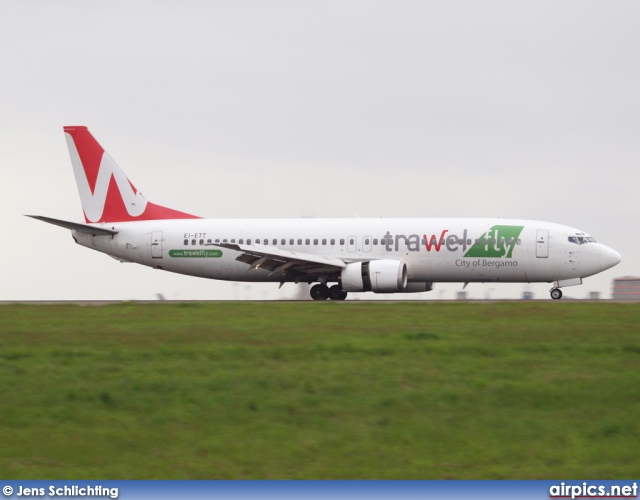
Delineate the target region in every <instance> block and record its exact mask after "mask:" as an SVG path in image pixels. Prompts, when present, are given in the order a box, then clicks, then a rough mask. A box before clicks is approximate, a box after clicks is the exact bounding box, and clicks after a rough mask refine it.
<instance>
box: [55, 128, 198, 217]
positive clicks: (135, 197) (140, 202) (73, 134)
mask: <svg viewBox="0 0 640 500" xmlns="http://www.w3.org/2000/svg"><path fill="white" fill-rule="evenodd" d="M64 133H65V137H66V139H67V146H68V147H69V154H70V155H71V163H72V164H73V173H74V174H75V177H76V183H77V185H78V191H79V192H80V200H81V201H82V209H83V210H84V216H85V219H86V221H87V222H130V221H136V220H158V219H199V217H197V216H195V215H189V214H186V213H184V212H178V211H177V210H173V209H171V208H166V207H161V206H160V205H154V204H153V203H151V202H149V201H147V199H146V198H145V197H144V196H143V195H142V193H141V192H140V191H138V190H137V189H136V188H135V187H134V185H133V184H132V183H131V182H130V181H129V179H127V176H126V175H125V174H124V172H123V171H122V170H120V167H118V165H116V163H115V162H114V161H113V159H112V158H111V157H110V156H109V154H108V153H107V152H106V151H105V150H104V149H102V147H101V146H100V144H98V141H96V140H95V139H94V137H93V136H92V135H91V133H90V132H89V130H88V129H87V127H84V126H77V127H73V126H71V127H64Z"/></svg>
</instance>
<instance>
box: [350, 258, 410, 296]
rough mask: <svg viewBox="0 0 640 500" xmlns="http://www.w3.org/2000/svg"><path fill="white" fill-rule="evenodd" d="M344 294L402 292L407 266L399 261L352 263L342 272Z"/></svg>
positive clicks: (405, 280)
mask: <svg viewBox="0 0 640 500" xmlns="http://www.w3.org/2000/svg"><path fill="white" fill-rule="evenodd" d="M340 284H341V286H342V289H343V290H344V291H345V292H369V291H372V292H376V293H394V292H402V291H404V290H405V289H406V288H407V265H406V264H405V263H404V262H402V261H400V260H372V261H364V262H352V263H351V264H347V267H345V268H344V269H343V270H342V274H341V277H340Z"/></svg>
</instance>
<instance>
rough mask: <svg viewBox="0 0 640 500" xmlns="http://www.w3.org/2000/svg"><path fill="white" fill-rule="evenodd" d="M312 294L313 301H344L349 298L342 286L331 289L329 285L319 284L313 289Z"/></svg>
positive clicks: (334, 286)
mask: <svg viewBox="0 0 640 500" xmlns="http://www.w3.org/2000/svg"><path fill="white" fill-rule="evenodd" d="M310 293H311V298H312V299H313V300H327V299H331V300H344V299H346V298H347V292H345V291H344V290H343V289H342V288H340V285H333V286H332V287H331V288H329V287H328V286H327V285H323V284H322V283H318V284H317V285H313V286H312V287H311V290H310Z"/></svg>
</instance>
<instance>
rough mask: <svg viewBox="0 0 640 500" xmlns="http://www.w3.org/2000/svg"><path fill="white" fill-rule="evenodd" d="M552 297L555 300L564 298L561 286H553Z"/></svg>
mask: <svg viewBox="0 0 640 500" xmlns="http://www.w3.org/2000/svg"><path fill="white" fill-rule="evenodd" d="M551 298H552V299H553V300H558V299H561V298H562V290H560V289H559V288H552V289H551Z"/></svg>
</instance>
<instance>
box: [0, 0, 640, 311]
mask: <svg viewBox="0 0 640 500" xmlns="http://www.w3.org/2000/svg"><path fill="white" fill-rule="evenodd" d="M0 6H1V9H0V14H1V15H0V43H1V44H2V47H3V50H2V52H1V53H0V62H1V64H0V71H1V76H2V78H0V86H1V88H2V92H1V93H0V125H1V127H2V130H1V133H0V168H1V169H2V170H1V171H2V174H3V175H2V177H3V182H2V183H1V184H0V204H1V205H0V207H1V209H2V210H1V211H0V220H1V221H2V228H3V232H4V236H3V237H2V240H3V244H2V245H1V246H0V273H1V274H0V279H1V283H2V286H1V287H0V300H30V299H38V300H64V299H154V298H155V297H156V294H157V293H161V294H163V295H164V296H165V297H166V298H169V299H225V298H230V299H234V298H240V299H242V298H253V299H262V298H288V297H290V296H293V295H294V294H295V290H296V288H295V286H294V285H285V286H284V287H283V288H282V290H280V291H278V289H277V287H278V285H277V284H272V285H271V284H269V285H246V284H236V285H233V284H228V283H220V282H214V281H209V280H204V279H199V278H191V277H185V276H179V275H173V274H170V273H166V272H162V271H157V270H152V269H150V268H146V267H142V266H138V265H134V264H120V263H118V262H117V261H115V260H113V259H111V258H109V257H108V256H106V255H104V254H100V253H97V252H92V251H90V250H88V249H86V248H84V247H80V246H78V245H76V244H75V243H74V242H73V240H72V239H71V235H70V232H69V231H67V230H64V229H62V228H58V227H54V226H50V225H47V224H44V223H42V222H39V221H35V220H32V219H28V218H26V217H23V215H22V214H38V215H46V216H50V217H55V218H60V219H66V220H73V221H78V222H82V221H83V217H82V209H81V206H80V201H79V197H78V193H77V189H76V185H75V181H74V178H73V173H72V170H71V163H70V160H69V155H68V152H67V147H66V143H65V140H64V136H63V132H62V127H63V125H86V126H88V127H89V129H90V130H91V132H92V133H93V134H94V135H95V136H96V138H97V139H98V141H99V142H100V143H101V145H102V146H103V147H104V148H105V149H106V150H107V151H109V153H110V154H111V156H112V157H113V158H114V159H115V160H116V162H117V163H118V164H119V165H120V167H122V168H123V170H124V171H125V172H126V173H127V174H128V176H129V177H130V179H131V180H132V182H133V183H134V184H135V185H136V186H137V187H138V188H139V189H140V190H141V191H142V192H143V193H145V195H146V197H147V198H148V199H149V200H151V201H152V202H155V203H158V204H161V205H166V206H170V207H172V208H175V209H178V210H183V211H186V212H189V213H194V214H197V215H201V216H203V217H222V218H233V217H298V216H300V217H353V216H359V217H405V216H406V217H486V216H497V217H505V218H506V217H510V218H525V219H535V220H546V221H552V222H558V223H561V224H566V225H569V226H573V227H577V228H579V229H582V230H584V231H585V232H587V233H590V234H591V235H593V236H594V237H595V238H596V239H597V240H598V241H600V242H602V243H605V244H606V245H608V246H611V247H612V248H614V249H616V250H618V251H619V252H620V253H621V254H622V257H623V261H622V263H621V264H619V265H618V266H617V267H615V268H613V269H611V270H609V271H606V272H604V273H602V274H601V275H598V276H596V277H592V278H587V279H586V280H585V284H584V285H583V286H580V287H573V288H566V289H564V291H565V296H568V297H575V298H583V297H587V296H588V294H589V292H591V291H599V292H600V293H601V295H602V296H603V297H609V296H610V292H611V281H612V279H613V278H615V277H618V276H624V275H640V255H639V252H638V248H639V244H640V237H639V232H640V231H639V229H638V220H639V217H640V202H639V200H638V193H639V189H638V188H639V180H640V169H639V159H640V29H638V25H639V23H640V3H638V2H637V1H616V2H605V1H602V2H593V1H585V0H580V1H566V2H563V1H557V0H554V1H539V0H537V1H531V2H519V1H512V0H509V1H502V2H495V1H483V2H477V1H446V2H445V1H440V2H425V1H393V2H391V1H387V2H375V1H362V2H359V1H356V2H354V1H345V0H341V1H335V2H334V1H327V0H323V1H314V2H304V1H272V2H271V1H247V2H242V1H233V2H230V1H225V2H223V1H180V2H177V1H174V2H168V1H132V0H127V1H109V2H87V1H84V0H82V1H51V2H44V1H39V2H36V1H21V2H11V1H6V0H0ZM460 288H461V285H446V286H438V289H439V290H440V291H436V292H432V293H431V294H426V295H422V296H421V297H422V298H454V296H455V291H456V290H459V289H460ZM549 288H550V285H548V284H538V285H530V286H526V285H521V284H519V285H501V284H494V285H481V284H472V285H469V287H468V288H467V291H468V292H469V296H470V297H471V298H483V297H484V296H486V295H487V294H489V293H490V294H491V296H492V297H494V298H501V297H505V298H506V297H518V296H520V294H521V293H522V291H524V290H530V291H533V292H534V294H535V296H536V298H544V297H548V295H547V291H548V289H549ZM403 298H414V297H410V296H409V297H406V296H405V297H403Z"/></svg>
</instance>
